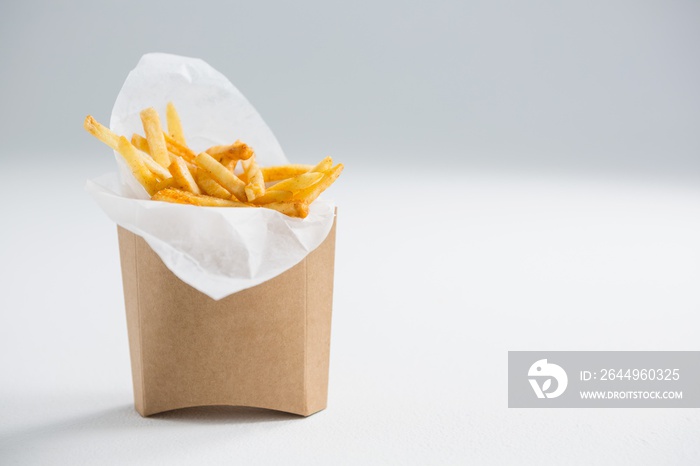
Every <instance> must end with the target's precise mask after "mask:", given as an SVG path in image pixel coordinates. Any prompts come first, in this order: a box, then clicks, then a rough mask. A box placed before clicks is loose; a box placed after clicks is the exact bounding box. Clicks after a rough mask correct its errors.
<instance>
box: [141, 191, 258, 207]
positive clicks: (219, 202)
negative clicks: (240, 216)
mask: <svg viewBox="0 0 700 466" xmlns="http://www.w3.org/2000/svg"><path fill="white" fill-rule="evenodd" d="M151 199H153V200H154V201H165V202H173V203H176V204H189V205H198V206H203V207H252V206H249V205H248V204H243V203H242V202H238V201H232V200H230V199H219V198H218V197H213V196H207V195H206V194H194V193H190V192H187V191H183V190H182V189H175V188H168V189H163V190H161V191H158V192H157V193H155V194H154V195H153V196H152V197H151Z"/></svg>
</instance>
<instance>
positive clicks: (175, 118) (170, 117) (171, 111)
mask: <svg viewBox="0 0 700 466" xmlns="http://www.w3.org/2000/svg"><path fill="white" fill-rule="evenodd" d="M165 119H166V121H167V122H168V134H170V136H172V138H173V139H175V140H176V141H177V142H179V143H180V144H182V145H185V146H186V145H187V143H186V142H185V133H184V132H183V131H182V122H181V121H180V115H178V113H177V110H176V109H175V104H173V103H172V102H168V105H167V106H166V107H165Z"/></svg>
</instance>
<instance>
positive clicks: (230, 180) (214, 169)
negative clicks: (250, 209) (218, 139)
mask: <svg viewBox="0 0 700 466" xmlns="http://www.w3.org/2000/svg"><path fill="white" fill-rule="evenodd" d="M195 163H196V164H197V166H198V167H200V168H202V169H204V170H206V172H207V173H209V175H210V176H211V177H212V178H214V180H215V181H216V182H218V183H219V184H220V185H221V186H223V187H224V188H225V189H226V190H227V191H228V192H230V193H231V194H233V195H234V196H236V198H237V199H238V200H239V201H242V202H245V201H246V199H247V197H246V193H245V183H243V182H242V181H241V180H240V179H238V177H237V176H236V175H234V174H233V173H231V172H230V171H229V170H228V169H227V168H226V167H224V166H223V165H221V164H220V163H219V162H218V161H217V160H216V159H215V158H214V157H212V156H211V155H209V154H207V153H206V152H202V153H201V154H199V155H198V156H197V157H196V158H195Z"/></svg>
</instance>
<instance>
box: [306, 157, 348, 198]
mask: <svg viewBox="0 0 700 466" xmlns="http://www.w3.org/2000/svg"><path fill="white" fill-rule="evenodd" d="M343 168H345V167H344V166H343V164H342V163H339V164H338V165H336V166H335V167H333V168H331V169H329V170H326V171H325V172H324V173H323V179H322V180H321V181H319V182H318V183H316V184H315V185H312V186H309V187H308V188H306V189H302V190H301V191H298V192H296V193H294V199H295V200H296V199H298V200H303V201H304V202H306V203H307V204H311V203H312V202H313V201H315V200H316V198H317V197H318V196H319V195H320V194H321V193H322V192H323V191H325V190H326V189H328V187H329V186H330V185H332V184H333V182H334V181H335V180H336V179H338V177H339V176H340V173H341V172H342V171H343Z"/></svg>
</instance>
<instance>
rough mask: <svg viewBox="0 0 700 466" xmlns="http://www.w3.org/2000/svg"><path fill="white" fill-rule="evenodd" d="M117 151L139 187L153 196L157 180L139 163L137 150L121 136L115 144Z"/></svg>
mask: <svg viewBox="0 0 700 466" xmlns="http://www.w3.org/2000/svg"><path fill="white" fill-rule="evenodd" d="M117 151H118V152H119V153H120V154H121V156H122V157H124V160H125V161H126V163H127V165H129V168H130V169H131V173H133V174H134V177H135V178H136V180H137V181H138V182H139V183H140V184H141V186H143V187H144V189H145V190H146V192H148V194H150V195H153V194H155V193H156V185H157V184H158V179H157V178H156V176H155V175H154V174H153V173H152V172H151V171H150V170H149V169H148V168H146V165H145V164H144V163H143V162H142V161H141V158H140V157H139V155H138V152H139V151H138V149H136V148H135V147H134V146H133V145H132V144H131V143H130V142H129V140H128V139H126V138H125V137H124V136H121V137H120V138H119V142H118V143H117Z"/></svg>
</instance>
